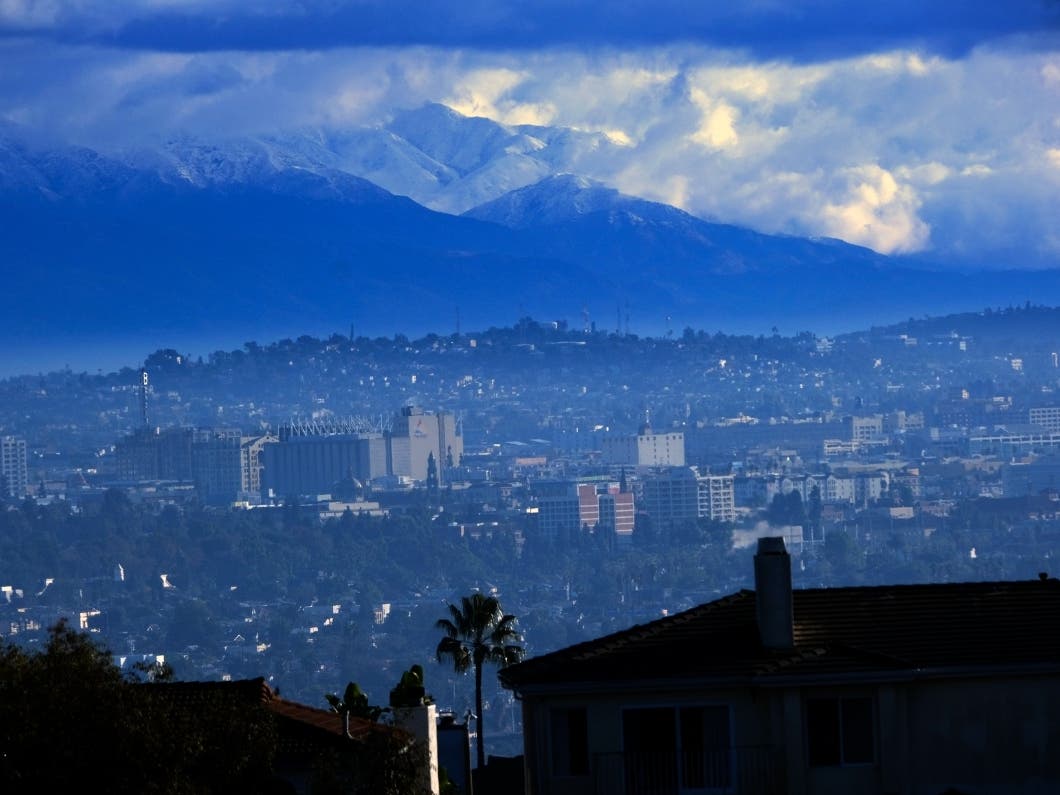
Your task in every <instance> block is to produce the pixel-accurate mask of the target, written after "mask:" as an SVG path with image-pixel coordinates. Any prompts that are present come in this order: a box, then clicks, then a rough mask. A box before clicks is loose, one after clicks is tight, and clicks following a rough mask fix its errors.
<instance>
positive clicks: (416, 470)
mask: <svg viewBox="0 0 1060 795" xmlns="http://www.w3.org/2000/svg"><path fill="white" fill-rule="evenodd" d="M386 450H387V474H389V475H398V476H401V475H404V476H406V477H410V478H412V479H413V480H415V481H425V480H426V479H427V459H428V457H429V456H430V455H432V454H433V455H434V460H435V465H436V466H437V468H438V482H439V484H444V483H447V482H448V470H449V469H450V468H451V467H454V466H456V465H458V464H459V463H460V457H461V456H462V455H463V454H464V436H463V431H462V430H461V428H460V425H459V423H458V422H457V421H456V417H455V416H454V415H452V414H450V413H448V412H438V413H437V414H428V413H426V412H424V410H423V409H422V408H419V407H418V406H407V407H405V408H403V409H402V410H401V412H400V413H399V414H398V415H397V416H396V417H395V418H394V422H393V427H392V428H391V430H390V431H389V432H388V433H387V445H386Z"/></svg>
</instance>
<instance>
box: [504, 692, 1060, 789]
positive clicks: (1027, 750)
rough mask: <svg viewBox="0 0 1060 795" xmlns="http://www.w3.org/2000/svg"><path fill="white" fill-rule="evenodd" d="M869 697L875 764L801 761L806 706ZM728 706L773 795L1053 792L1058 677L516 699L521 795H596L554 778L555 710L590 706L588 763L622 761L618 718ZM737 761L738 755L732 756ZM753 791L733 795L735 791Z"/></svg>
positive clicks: (1058, 765)
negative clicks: (766, 763) (767, 773)
mask: <svg viewBox="0 0 1060 795" xmlns="http://www.w3.org/2000/svg"><path fill="white" fill-rule="evenodd" d="M866 696H867V697H871V698H872V703H873V710H874V717H873V721H874V735H875V736H874V748H875V753H874V760H873V762H872V763H869V764H847V765H844V764H841V765H835V766H819V767H814V766H811V765H810V764H809V761H808V755H807V747H808V746H807V731H806V714H805V713H806V703H807V700H808V699H812V698H821V697H825V698H840V699H841V698H846V697H866ZM706 704H727V705H729V707H730V710H731V716H732V726H731V729H732V744H733V746H734V747H735V748H737V749H741V748H749V747H750V748H773V749H775V750H776V753H777V756H776V757H775V769H774V773H775V775H776V776H777V779H776V781H775V782H774V784H773V785H772V786H771V787H770V788H769V789H768V790H761V791H769V792H771V793H773V795H849V793H862V792H864V793H888V795H892V794H893V795H939V793H942V792H946V791H947V790H949V789H951V788H952V789H953V790H955V791H957V792H964V793H975V795H1045V794H1046V793H1050V794H1052V793H1057V792H1060V731H1057V730H1056V728H1055V727H1056V716H1057V715H1060V677H1056V676H1054V677H1046V676H1039V677H1024V678H1005V679H997V680H993V681H991V680H988V679H979V680H976V679H924V680H918V681H914V682H906V683H892V684H877V685H874V684H870V683H866V684H863V685H857V684H851V685H822V686H817V687H787V688H784V687H777V688H756V689H751V688H747V689H742V690H741V689H731V690H724V689H718V690H714V689H705V690H702V691H698V692H697V691H689V690H682V691H677V690H674V691H668V690H665V689H654V690H651V689H647V688H645V689H643V690H640V691H625V692H623V693H621V694H618V695H616V694H600V695H592V694H586V693H583V694H580V695H577V694H571V695H569V696H549V697H533V696H524V697H523V711H524V713H523V714H524V730H525V732H524V744H525V748H524V750H525V755H526V757H525V758H526V765H527V770H526V772H527V778H526V780H527V787H528V788H527V792H528V793H535V795H588V794H589V793H596V792H597V790H596V789H594V787H595V785H596V782H595V781H594V779H593V776H592V775H589V776H573V777H562V776H556V775H554V771H553V770H552V759H553V756H552V745H551V744H552V737H551V736H550V715H551V711H552V710H556V709H569V708H574V707H585V708H586V717H587V727H588V738H587V739H588V751H589V758H590V760H595V759H598V758H599V757H597V756H595V755H598V754H613V753H616V752H621V751H623V750H624V749H623V711H624V710H626V709H631V708H638V707H655V706H682V705H706ZM737 753H739V750H738V751H737ZM744 791H747V792H759V791H760V790H757V789H746V790H745V789H740V788H738V789H736V790H735V792H737V793H740V792H744Z"/></svg>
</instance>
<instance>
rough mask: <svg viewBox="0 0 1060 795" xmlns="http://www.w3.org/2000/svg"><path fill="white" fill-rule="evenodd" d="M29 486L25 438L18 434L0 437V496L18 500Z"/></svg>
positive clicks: (24, 494) (23, 495)
mask: <svg viewBox="0 0 1060 795" xmlns="http://www.w3.org/2000/svg"><path fill="white" fill-rule="evenodd" d="M28 487H29V469H28V467H27V465H26V440H25V439H23V438H21V437H18V436H2V437H0V498H7V499H13V500H20V499H22V498H23V497H25V496H26V489H27V488H28Z"/></svg>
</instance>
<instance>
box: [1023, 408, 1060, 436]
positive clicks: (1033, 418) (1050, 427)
mask: <svg viewBox="0 0 1060 795" xmlns="http://www.w3.org/2000/svg"><path fill="white" fill-rule="evenodd" d="M1028 415H1029V416H1028V419H1027V421H1028V422H1029V423H1030V424H1031V425H1038V426H1040V427H1042V428H1044V429H1045V430H1047V431H1049V432H1050V433H1060V406H1041V407H1038V408H1033V409H1030V411H1029V412H1028Z"/></svg>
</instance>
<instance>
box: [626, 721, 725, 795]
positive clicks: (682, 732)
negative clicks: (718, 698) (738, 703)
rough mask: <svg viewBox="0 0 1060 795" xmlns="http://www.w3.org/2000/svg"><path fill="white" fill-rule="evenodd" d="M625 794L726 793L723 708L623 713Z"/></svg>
mask: <svg viewBox="0 0 1060 795" xmlns="http://www.w3.org/2000/svg"><path fill="white" fill-rule="evenodd" d="M623 748H624V759H625V780H626V792H627V793H644V792H651V793H670V792H677V791H678V788H679V786H678V785H679V784H680V787H681V788H687V789H697V790H707V789H725V788H727V787H729V786H730V783H731V778H732V769H731V765H732V743H731V736H730V732H729V708H728V707H727V706H725V705H708V706H695V707H677V708H675V707H652V708H645V709H628V710H626V711H625V712H624V714H623Z"/></svg>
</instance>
